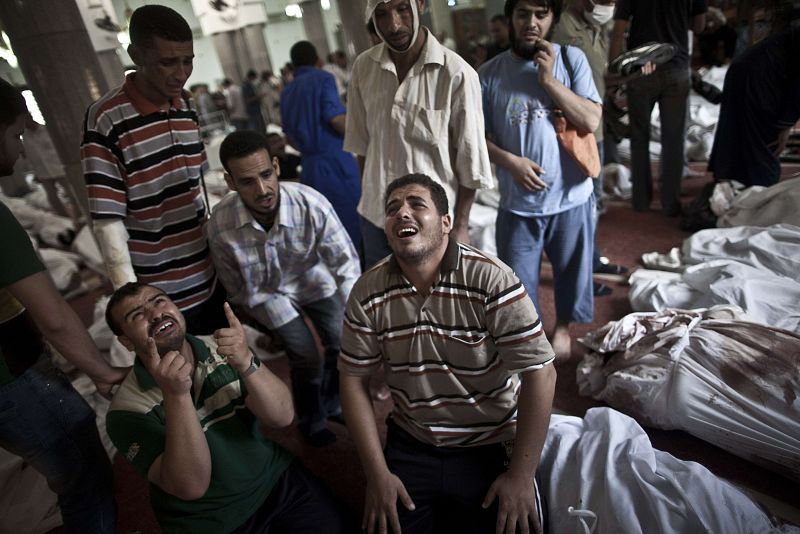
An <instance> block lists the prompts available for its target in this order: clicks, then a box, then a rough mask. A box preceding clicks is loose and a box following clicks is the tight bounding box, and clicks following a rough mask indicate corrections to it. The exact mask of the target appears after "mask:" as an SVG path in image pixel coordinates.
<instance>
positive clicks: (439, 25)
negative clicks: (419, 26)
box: [427, 0, 455, 39]
mask: <svg viewBox="0 0 800 534" xmlns="http://www.w3.org/2000/svg"><path fill="white" fill-rule="evenodd" d="M427 5H428V12H429V13H430V14H431V21H432V22H433V24H432V28H431V30H432V31H433V33H434V35H436V36H437V37H438V36H439V35H441V33H442V32H447V35H448V37H450V38H451V39H455V32H454V31H453V14H452V11H451V9H450V7H448V5H447V2H445V1H444V0H441V1H439V2H436V1H433V2H428V3H427Z"/></svg>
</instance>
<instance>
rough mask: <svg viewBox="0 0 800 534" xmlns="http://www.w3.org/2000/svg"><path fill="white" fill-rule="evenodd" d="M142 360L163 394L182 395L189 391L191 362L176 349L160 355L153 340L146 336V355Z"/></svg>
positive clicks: (190, 387) (190, 386) (190, 385)
mask: <svg viewBox="0 0 800 534" xmlns="http://www.w3.org/2000/svg"><path fill="white" fill-rule="evenodd" d="M142 362H143V363H144V366H145V368H146V369H147V371H148V372H149V373H150V375H152V377H153V379H154V380H155V381H156V384H158V387H159V388H161V391H163V392H164V395H170V394H172V395H183V394H186V393H189V392H190V391H191V389H192V370H193V367H192V364H191V363H190V362H188V361H186V358H184V357H183V356H182V355H181V353H180V352H178V351H177V350H171V351H169V352H168V353H166V354H165V355H164V356H163V357H162V356H161V355H160V354H159V353H158V348H157V347H156V342H155V340H154V339H153V338H152V337H148V338H147V356H146V357H145V358H142Z"/></svg>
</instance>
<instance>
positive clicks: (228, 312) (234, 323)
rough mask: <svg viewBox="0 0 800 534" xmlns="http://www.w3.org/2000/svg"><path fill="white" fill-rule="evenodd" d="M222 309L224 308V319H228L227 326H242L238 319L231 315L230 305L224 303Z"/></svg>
mask: <svg viewBox="0 0 800 534" xmlns="http://www.w3.org/2000/svg"><path fill="white" fill-rule="evenodd" d="M223 307H224V308H225V317H227V318H228V326H230V327H231V328H241V326H242V324H241V323H240V322H239V318H238V317H236V314H234V313H233V310H232V309H231V305H230V304H228V303H227V302H226V303H225V304H224V305H223Z"/></svg>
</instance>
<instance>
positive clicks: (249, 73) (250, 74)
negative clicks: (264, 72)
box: [247, 69, 258, 79]
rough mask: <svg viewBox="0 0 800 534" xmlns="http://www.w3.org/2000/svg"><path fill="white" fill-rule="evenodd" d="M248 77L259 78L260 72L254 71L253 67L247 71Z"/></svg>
mask: <svg viewBox="0 0 800 534" xmlns="http://www.w3.org/2000/svg"><path fill="white" fill-rule="evenodd" d="M247 78H248V79H250V78H258V74H256V71H254V70H253V69H250V70H248V71H247Z"/></svg>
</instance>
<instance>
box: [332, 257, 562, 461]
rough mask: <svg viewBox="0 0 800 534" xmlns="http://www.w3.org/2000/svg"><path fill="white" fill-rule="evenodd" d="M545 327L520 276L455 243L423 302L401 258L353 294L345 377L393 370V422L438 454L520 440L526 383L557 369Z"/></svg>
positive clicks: (389, 374)
mask: <svg viewBox="0 0 800 534" xmlns="http://www.w3.org/2000/svg"><path fill="white" fill-rule="evenodd" d="M553 357H554V355H553V350H552V348H551V347H550V343H549V342H548V341H547V339H546V337H545V336H544V332H543V330H542V325H541V321H540V320H539V317H538V316H537V314H536V310H535V308H534V306H533V303H532V302H531V300H530V298H529V297H528V293H527V292H526V291H525V287H524V286H523V285H522V283H521V282H520V281H519V279H518V278H517V277H516V276H515V275H514V273H513V272H512V271H511V269H510V268H509V267H508V266H507V265H505V264H504V263H502V262H501V261H500V260H498V259H496V258H493V257H491V256H489V255H487V254H485V253H483V252H481V251H479V250H477V249H475V248H472V247H470V246H467V245H463V244H458V243H456V242H455V241H450V243H449V244H448V247H447V251H446V253H445V256H444V258H443V260H442V265H441V268H440V275H439V279H438V280H437V282H436V284H435V285H434V286H433V288H432V290H431V292H430V295H428V296H427V297H425V296H422V295H420V294H419V293H418V292H417V290H416V289H415V288H414V286H413V285H412V284H411V283H410V282H409V281H408V280H407V279H406V278H405V276H403V274H402V272H401V271H400V268H399V266H398V264H397V262H396V261H395V260H394V257H393V256H390V257H389V258H387V259H385V260H383V261H382V262H380V263H378V264H377V265H376V266H375V267H373V268H372V269H371V270H369V271H367V272H366V273H364V274H363V275H362V276H361V278H359V280H358V281H357V282H356V284H355V286H354V287H353V290H352V292H351V293H350V298H349V300H348V303H347V310H346V314H345V321H344V330H343V335H342V351H341V355H340V357H339V370H340V372H342V373H344V374H348V375H356V376H363V375H366V374H369V373H371V372H372V370H373V369H374V368H375V367H377V366H378V365H380V364H383V368H384V371H385V373H386V382H387V383H388V385H389V389H390V390H391V392H392V398H393V400H394V403H395V407H394V412H393V416H394V418H395V420H396V421H397V423H398V424H399V425H400V426H401V427H402V428H403V429H404V430H405V431H406V432H408V433H410V434H411V435H412V436H414V437H415V438H417V439H418V440H420V441H422V442H423V443H429V444H431V445H437V446H472V445H484V444H487V443H493V442H498V441H504V440H508V439H513V438H514V435H515V432H516V419H517V395H518V393H519V387H520V381H519V377H518V374H519V373H522V372H525V371H531V370H535V369H540V368H541V367H543V366H544V365H547V364H550V363H552V361H553Z"/></svg>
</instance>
